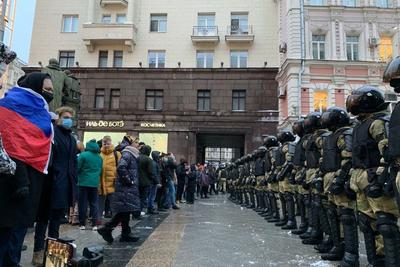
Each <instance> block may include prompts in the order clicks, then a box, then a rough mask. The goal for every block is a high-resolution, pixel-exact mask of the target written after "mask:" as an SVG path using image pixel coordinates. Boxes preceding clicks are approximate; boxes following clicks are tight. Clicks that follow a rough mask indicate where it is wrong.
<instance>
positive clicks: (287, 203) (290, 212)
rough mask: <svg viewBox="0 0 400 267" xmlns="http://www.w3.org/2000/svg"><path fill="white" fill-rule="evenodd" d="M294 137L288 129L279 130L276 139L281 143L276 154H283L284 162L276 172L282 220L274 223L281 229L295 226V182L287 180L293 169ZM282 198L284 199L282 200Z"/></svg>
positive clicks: (290, 228) (294, 227)
mask: <svg viewBox="0 0 400 267" xmlns="http://www.w3.org/2000/svg"><path fill="white" fill-rule="evenodd" d="M295 139H296V138H295V136H294V135H293V134H292V133H291V132H289V131H281V132H279V133H278V141H279V142H280V143H281V144H282V145H281V147H279V149H278V155H280V157H282V156H283V157H284V161H285V162H284V164H283V167H282V169H281V170H280V172H279V174H278V180H279V198H280V199H281V204H282V217H283V220H282V221H281V222H279V223H276V224H275V225H276V226H282V229H283V230H292V229H296V228H297V223H296V212H295V203H294V193H295V189H294V184H295V183H290V181H289V180H290V177H291V174H292V170H293V163H292V157H293V154H294V149H295V147H294V145H293V144H292V143H291V142H293V141H294V140H295ZM283 199H284V201H282V200H283ZM286 211H287V212H286Z"/></svg>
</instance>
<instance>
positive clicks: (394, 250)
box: [377, 212, 400, 266]
mask: <svg viewBox="0 0 400 267" xmlns="http://www.w3.org/2000/svg"><path fill="white" fill-rule="evenodd" d="M377 227H378V231H379V233H380V234H381V235H382V237H383V244H384V247H383V248H384V251H385V263H386V266H400V233H399V228H398V227H397V218H396V217H395V216H394V215H392V214H389V213H384V212H378V213H377Z"/></svg>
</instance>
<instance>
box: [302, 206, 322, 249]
mask: <svg viewBox="0 0 400 267" xmlns="http://www.w3.org/2000/svg"><path fill="white" fill-rule="evenodd" d="M316 200H318V199H315V200H314V201H313V203H312V207H311V224H312V230H311V234H310V237H309V238H305V239H303V241H302V243H303V244H304V245H318V244H320V243H321V242H322V237H323V234H322V231H321V226H320V224H319V210H320V209H321V205H320V203H318V202H317V201H316Z"/></svg>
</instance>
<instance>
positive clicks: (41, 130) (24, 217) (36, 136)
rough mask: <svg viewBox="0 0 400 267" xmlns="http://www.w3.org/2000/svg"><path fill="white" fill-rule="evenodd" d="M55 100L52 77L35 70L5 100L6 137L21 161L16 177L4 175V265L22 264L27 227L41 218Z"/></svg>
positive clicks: (0, 205)
mask: <svg viewBox="0 0 400 267" xmlns="http://www.w3.org/2000/svg"><path fill="white" fill-rule="evenodd" d="M52 98H53V84H52V82H51V77H50V76H49V75H48V74H44V73H38V72H33V73H30V74H28V75H25V76H23V77H21V78H20V79H19V80H18V86H16V87H13V88H12V89H10V90H9V91H8V92H7V93H6V95H5V97H4V98H3V99H0V133H1V138H2V141H3V146H4V149H5V151H7V153H8V155H9V156H10V157H11V159H12V160H13V161H14V162H15V163H16V170H15V173H14V174H10V173H0V214H1V220H0V266H18V265H19V262H20V258H21V249H22V245H23V241H24V238H25V235H26V231H27V228H28V227H31V226H32V225H33V223H34V221H35V219H36V214H37V210H38V206H39V202H40V198H41V194H42V187H43V182H44V180H45V179H46V174H47V167H48V164H49V160H50V150H51V141H52V137H53V127H52V124H51V116H50V114H49V112H48V103H49V102H51V100H52Z"/></svg>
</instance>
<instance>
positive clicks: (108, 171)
mask: <svg viewBox="0 0 400 267" xmlns="http://www.w3.org/2000/svg"><path fill="white" fill-rule="evenodd" d="M100 151H101V153H100V156H101V158H102V159H103V168H102V171H101V177H100V186H99V216H100V217H101V216H102V215H103V212H104V217H111V210H106V209H105V206H106V202H109V203H111V199H112V195H113V193H114V192H115V179H116V177H117V165H118V161H119V159H120V158H121V153H120V152H118V151H115V150H114V145H113V144H112V140H111V137H110V136H104V137H103V139H102V146H101V149H100Z"/></svg>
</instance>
